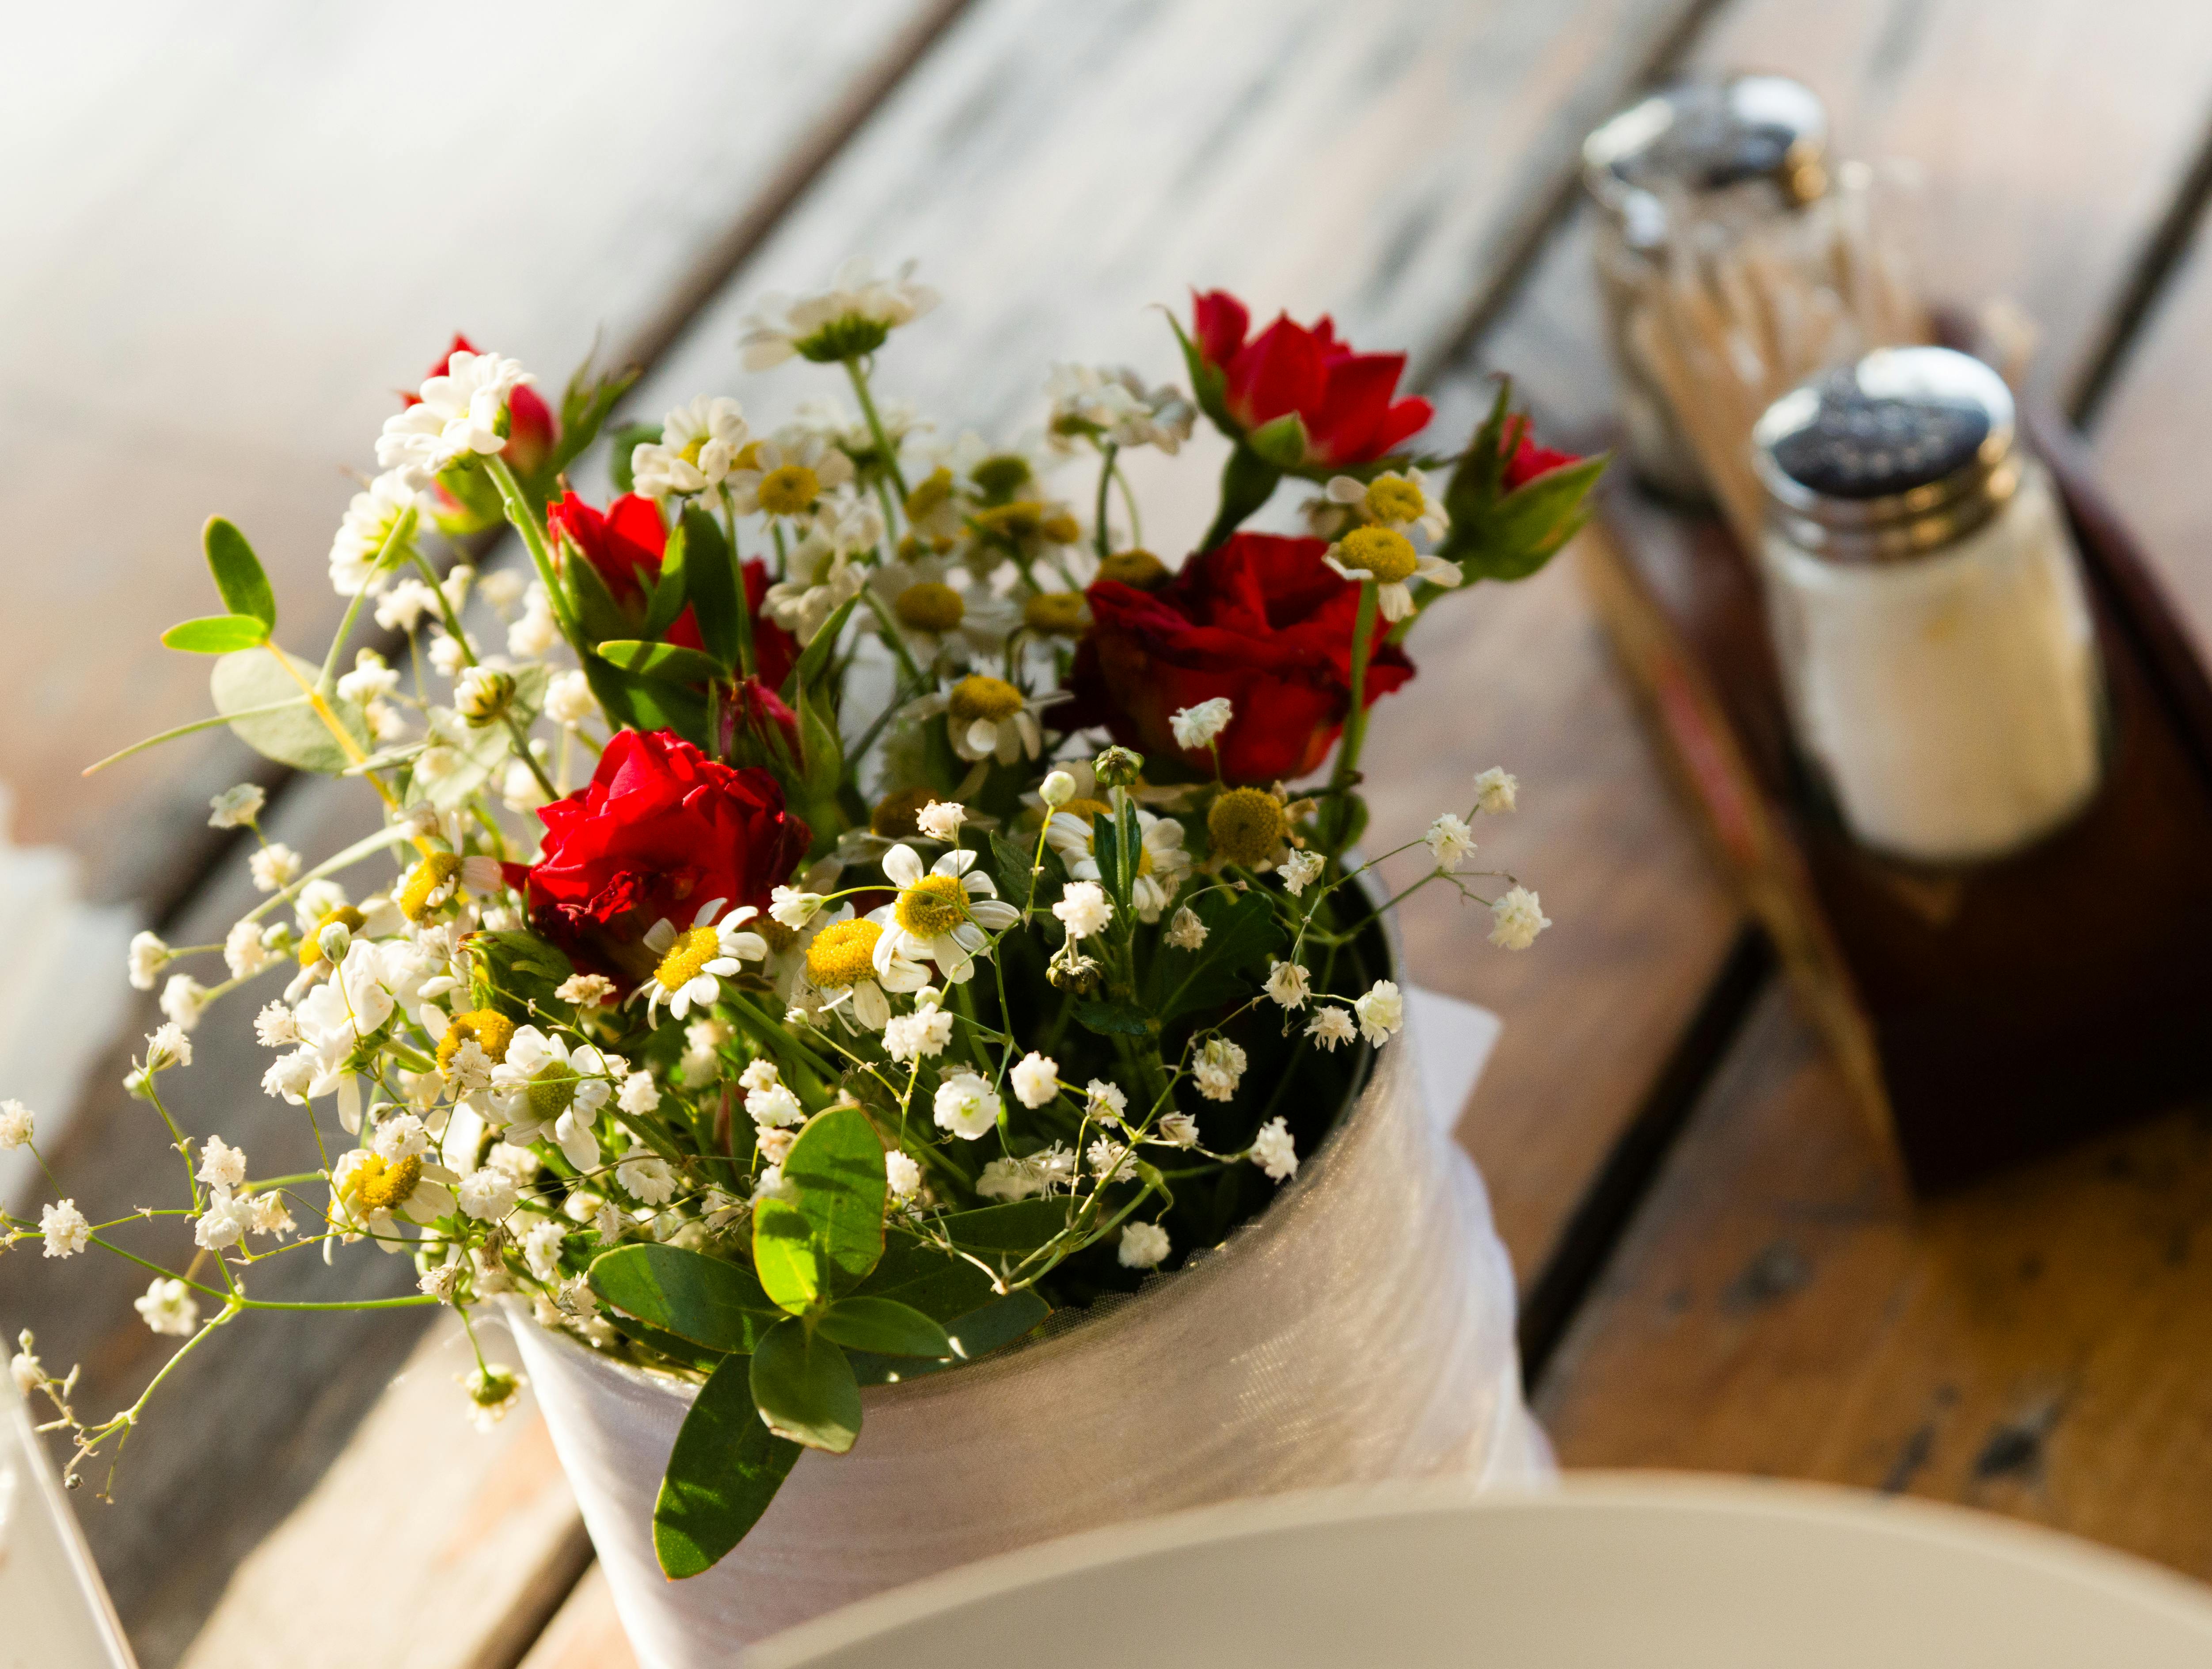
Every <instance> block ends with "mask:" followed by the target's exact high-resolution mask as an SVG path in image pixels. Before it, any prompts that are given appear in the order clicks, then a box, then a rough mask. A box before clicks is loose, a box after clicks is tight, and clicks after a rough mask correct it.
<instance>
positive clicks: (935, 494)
mask: <svg viewBox="0 0 2212 1669" xmlns="http://www.w3.org/2000/svg"><path fill="white" fill-rule="evenodd" d="M951 497H952V471H951V470H945V469H938V470H931V471H930V472H929V473H928V474H927V475H926V476H923V477H922V478H921V480H920V481H918V482H915V487H914V490H913V491H912V492H910V493H908V495H906V519H908V521H910V522H918V521H923V520H926V519H928V518H929V517H930V516H931V515H932V514H933V513H935V512H937V511H939V510H941V509H943V508H944V507H945V504H946V503H947V502H948V501H950V500H951Z"/></svg>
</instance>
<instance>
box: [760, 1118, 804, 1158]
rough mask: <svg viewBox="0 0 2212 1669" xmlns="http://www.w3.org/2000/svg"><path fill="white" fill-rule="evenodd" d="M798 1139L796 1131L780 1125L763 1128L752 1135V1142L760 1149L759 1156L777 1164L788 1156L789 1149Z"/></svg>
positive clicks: (789, 1153)
mask: <svg viewBox="0 0 2212 1669" xmlns="http://www.w3.org/2000/svg"><path fill="white" fill-rule="evenodd" d="M798 1140H799V1132H797V1131H795V1130H786V1129H783V1128H781V1127H770V1128H768V1129H763V1130H761V1131H758V1132H755V1134H754V1136H753V1144H754V1145H755V1146H756V1147H757V1148H759V1149H760V1156H761V1157H762V1158H763V1159H765V1160H767V1161H768V1162H769V1164H771V1165H779V1166H780V1165H781V1164H782V1163H783V1162H784V1161H785V1160H786V1159H787V1158H788V1157H789V1156H790V1155H791V1150H792V1148H793V1145H794V1144H797V1142H798Z"/></svg>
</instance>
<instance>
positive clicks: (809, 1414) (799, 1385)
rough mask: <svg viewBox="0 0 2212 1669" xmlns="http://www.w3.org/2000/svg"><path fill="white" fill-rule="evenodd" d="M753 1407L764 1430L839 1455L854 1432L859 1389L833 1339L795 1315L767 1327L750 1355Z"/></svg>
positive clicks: (849, 1444)
mask: <svg viewBox="0 0 2212 1669" xmlns="http://www.w3.org/2000/svg"><path fill="white" fill-rule="evenodd" d="M750 1381H751V1385H752V1393H753V1405H754V1406H755V1407H757V1409H759V1410H760V1415H761V1418H763V1420H766V1421H767V1422H768V1426H769V1430H770V1431H773V1432H774V1433H775V1435H777V1436H779V1437H787V1438H789V1439H790V1440H791V1441H793V1442H794V1443H804V1444H805V1445H806V1447H809V1448H818V1449H826V1450H827V1451H829V1453H830V1454H844V1453H845V1451H846V1450H848V1449H849V1448H851V1447H853V1441H854V1439H855V1438H857V1437H858V1436H859V1435H860V1382H859V1381H857V1380H855V1379H854V1377H853V1364H852V1363H849V1362H848V1361H846V1360H845V1353H844V1351H842V1350H840V1349H838V1347H837V1345H836V1343H835V1342H833V1341H832V1340H830V1339H828V1338H823V1336H822V1335H821V1334H820V1333H818V1332H812V1331H811V1330H810V1329H809V1328H808V1326H807V1325H806V1323H805V1322H804V1321H801V1320H799V1319H798V1318H797V1317H796V1316H793V1317H791V1318H789V1319H787V1320H782V1321H779V1322H777V1323H776V1324H775V1326H773V1327H771V1328H769V1332H768V1337H767V1338H763V1339H762V1340H761V1342H760V1347H759V1349H757V1350H755V1351H754V1352H753V1354H752V1369H751V1373H750Z"/></svg>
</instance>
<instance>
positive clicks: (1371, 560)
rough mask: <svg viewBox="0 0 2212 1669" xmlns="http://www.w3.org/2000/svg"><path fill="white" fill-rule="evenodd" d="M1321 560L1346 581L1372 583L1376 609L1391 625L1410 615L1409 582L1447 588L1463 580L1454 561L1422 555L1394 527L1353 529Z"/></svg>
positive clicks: (1369, 526) (1368, 526)
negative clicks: (1373, 583)
mask: <svg viewBox="0 0 2212 1669" xmlns="http://www.w3.org/2000/svg"><path fill="white" fill-rule="evenodd" d="M1324 560H1325V561H1327V562H1328V565H1329V566H1330V567H1333V568H1334V569H1335V570H1336V571H1337V572H1338V573H1339V574H1342V575H1343V576H1344V577H1345V578H1346V579H1347V580H1373V581H1374V582H1375V604H1376V609H1377V610H1379V611H1380V613H1381V614H1382V616H1383V619H1385V620H1388V621H1392V622H1396V621H1401V620H1404V619H1407V617H1409V616H1411V615H1412V614H1413V589H1412V586H1411V583H1410V582H1411V581H1413V580H1425V581H1426V582H1427V583H1429V584H1430V585H1431V586H1445V587H1447V588H1449V587H1450V586H1456V585H1457V584H1459V582H1460V580H1462V578H1463V577H1464V576H1463V575H1462V574H1461V573H1460V570H1459V565H1458V564H1457V563H1456V562H1447V561H1444V559H1443V557H1441V556H1425V555H1422V554H1421V553H1420V552H1419V551H1417V550H1415V549H1413V541H1412V540H1411V539H1409V538H1407V537H1406V536H1405V535H1404V534H1403V533H1401V532H1399V531H1398V530H1397V529H1395V527H1376V526H1373V525H1362V526H1359V527H1355V528H1353V529H1352V531H1350V532H1348V533H1346V535H1345V536H1344V537H1342V538H1340V539H1339V540H1338V541H1337V542H1336V543H1334V544H1333V545H1331V546H1330V547H1329V548H1328V555H1327V556H1326V558H1324Z"/></svg>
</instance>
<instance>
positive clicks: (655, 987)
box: [630, 898, 768, 1025]
mask: <svg viewBox="0 0 2212 1669" xmlns="http://www.w3.org/2000/svg"><path fill="white" fill-rule="evenodd" d="M727 902H729V901H728V900H727V899H724V898H710V899H708V901H706V902H705V903H704V904H702V905H701V906H700V907H699V913H698V914H696V915H695V916H693V917H692V918H691V925H690V926H689V927H685V928H682V929H678V927H677V926H676V925H675V923H673V922H671V921H670V920H669V919H667V918H666V917H665V916H664V917H662V918H661V919H659V921H656V922H654V923H653V926H652V928H651V929H650V930H649V931H648V932H647V933H646V936H645V948H646V949H647V950H650V951H651V952H652V953H653V955H654V956H658V957H659V958H660V965H659V967H658V968H654V969H653V973H652V974H651V975H650V976H649V977H648V978H647V980H646V982H645V983H644V984H643V985H641V986H639V987H638V988H637V989H636V990H635V991H634V992H630V1000H631V1001H633V1002H635V1000H636V999H637V998H640V997H643V998H645V999H646V1004H645V1012H646V1023H647V1024H648V1025H651V1024H653V1023H655V1019H656V1016H657V1015H658V1013H659V1008H660V1005H661V1004H662V1003H664V1002H665V1003H666V1004H668V1011H669V1012H670V1013H671V1014H672V1015H674V1016H675V1017H677V1018H678V1020H681V1019H683V1018H684V1016H686V1015H688V1014H689V1013H690V1012H691V1010H692V1007H693V1005H694V1004H697V1005H699V1006H702V1007H703V1006H705V1005H707V1004H711V1003H712V1002H714V999H715V998H717V997H719V996H720V995H721V991H722V986H721V981H722V980H724V979H725V978H726V977H727V976H729V975H730V974H735V973H736V972H737V971H738V964H739V963H740V962H763V961H765V960H766V959H767V957H768V941H767V940H766V939H764V938H762V937H761V936H760V935H759V934H758V933H751V932H743V931H741V930H742V929H743V928H744V924H745V923H746V922H748V921H750V920H751V919H753V918H754V917H755V916H757V915H758V914H759V913H760V912H759V911H757V910H756V909H754V908H753V907H751V906H750V905H749V904H748V905H745V906H744V907H741V908H738V909H735V910H732V911H731V912H730V913H728V914H727V915H724V916H722V919H720V921H719V922H717V921H716V920H715V919H714V918H715V917H716V916H717V915H718V914H720V913H721V908H722V906H723V905H725V904H726V903H727Z"/></svg>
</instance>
